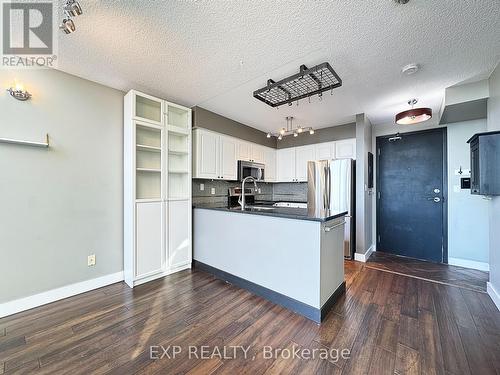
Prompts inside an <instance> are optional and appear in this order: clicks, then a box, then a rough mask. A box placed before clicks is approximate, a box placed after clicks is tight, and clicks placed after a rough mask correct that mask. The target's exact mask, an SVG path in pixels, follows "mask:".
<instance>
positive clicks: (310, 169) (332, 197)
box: [307, 159, 356, 259]
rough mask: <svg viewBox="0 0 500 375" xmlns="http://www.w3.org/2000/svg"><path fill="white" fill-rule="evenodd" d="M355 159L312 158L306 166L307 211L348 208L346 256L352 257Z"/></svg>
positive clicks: (353, 247) (312, 212)
mask: <svg viewBox="0 0 500 375" xmlns="http://www.w3.org/2000/svg"><path fill="white" fill-rule="evenodd" d="M355 168H356V162H355V161H354V160H353V159H334V160H318V161H310V162H308V165H307V185H308V186H307V187H308V190H307V210H308V212H309V214H310V215H314V214H316V213H320V212H322V211H324V210H332V211H347V216H346V218H345V220H346V224H345V236H344V257H346V258H348V259H352V258H353V256H354V251H355V238H356V235H355V234H356V230H355V229H356V228H355V223H356V222H355V220H354V214H355V212H356V207H355V204H356V203H355V201H356V199H355V197H356V184H355V175H356V171H355Z"/></svg>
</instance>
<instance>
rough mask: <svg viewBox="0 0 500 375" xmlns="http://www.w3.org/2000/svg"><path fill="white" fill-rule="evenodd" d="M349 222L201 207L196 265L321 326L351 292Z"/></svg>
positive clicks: (341, 218)
mask: <svg viewBox="0 0 500 375" xmlns="http://www.w3.org/2000/svg"><path fill="white" fill-rule="evenodd" d="M343 222H344V216H343V214H340V215H337V216H336V217H333V218H329V219H328V221H313V220H310V219H297V218H283V217H275V216H270V215H265V216H264V215H253V214H247V213H243V212H237V211H232V210H223V209H219V210H217V209H205V208H195V209H194V214H193V225H194V228H193V229H194V249H193V258H194V266H195V268H197V269H201V270H203V271H207V272H209V273H212V274H214V275H215V276H216V277H218V278H220V279H223V280H225V281H228V282H229V283H231V284H234V285H237V286H239V287H241V288H244V289H247V290H249V291H251V292H252V293H254V294H257V295H259V296H261V297H263V298H266V299H268V300H270V301H272V302H274V303H277V304H279V305H282V306H284V307H286V308H288V309H290V310H293V311H295V312H297V313H299V314H301V315H303V316H305V317H307V318H309V319H311V320H313V321H315V322H318V323H319V322H321V320H322V319H323V318H324V317H325V315H326V313H327V312H328V311H329V310H330V309H331V307H332V306H333V305H334V303H335V301H336V300H337V298H338V297H339V296H340V295H341V294H342V293H343V292H344V291H345V282H344V253H343V241H344V225H343Z"/></svg>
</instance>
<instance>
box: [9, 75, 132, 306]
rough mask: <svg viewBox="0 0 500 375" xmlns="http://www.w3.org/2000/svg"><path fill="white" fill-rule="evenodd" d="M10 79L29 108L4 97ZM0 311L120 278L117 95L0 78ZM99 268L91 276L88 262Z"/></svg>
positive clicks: (45, 78) (47, 80)
mask: <svg viewBox="0 0 500 375" xmlns="http://www.w3.org/2000/svg"><path fill="white" fill-rule="evenodd" d="M14 78H17V79H18V80H19V81H21V82H23V83H24V84H25V86H26V88H27V89H28V90H29V91H30V92H31V93H32V94H33V98H32V99H31V100H29V101H27V102H20V101H17V100H15V99H14V98H12V97H10V96H9V95H8V93H6V92H5V88H7V87H9V86H11V85H12V82H13V81H14ZM0 84H1V85H0V137H8V138H16V139H28V140H34V141H42V140H43V139H44V136H45V133H49V135H50V142H51V147H50V149H48V150H47V149H37V148H30V147H25V146H18V145H7V144H1V143H0V171H1V180H0V207H1V209H0V253H1V259H2V261H1V262H0V274H1V275H2V282H0V303H2V302H6V301H10V300H14V299H18V298H20V297H26V296H29V295H32V294H35V293H40V292H44V291H47V290H51V289H54V288H57V287H61V286H65V285H69V284H72V283H77V282H80V281H84V280H89V279H93V278H96V277H100V276H103V275H108V274H112V273H115V272H120V271H121V270H122V269H123V264H122V263H123V261H122V251H123V250H122V248H123V240H122V238H123V230H122V226H123V209H122V202H123V198H122V197H123V182H122V179H123V174H122V169H123V162H122V149H123V147H122V142H123V131H122V127H123V93H122V92H120V91H117V90H114V89H110V88H108V87H104V86H101V85H98V84H96V83H93V82H90V81H86V80H83V79H80V78H77V77H74V76H71V75H68V74H65V73H62V72H59V71H54V70H25V71H10V70H9V71H8V70H0ZM91 253H95V254H96V260H97V264H96V266H95V267H87V255H89V254H91Z"/></svg>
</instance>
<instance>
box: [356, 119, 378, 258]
mask: <svg viewBox="0 0 500 375" xmlns="http://www.w3.org/2000/svg"><path fill="white" fill-rule="evenodd" d="M372 129H373V126H372V124H371V123H370V120H369V119H368V118H367V117H366V115H365V114H364V113H363V114H358V115H356V253H358V254H367V252H368V251H369V250H370V248H372V245H373V244H374V235H373V231H372V228H373V205H374V204H373V195H372V192H373V189H368V186H367V184H368V152H372V153H373V151H372V150H373V146H372V131H373V130H372ZM367 255H369V254H367ZM357 259H363V258H358V257H357Z"/></svg>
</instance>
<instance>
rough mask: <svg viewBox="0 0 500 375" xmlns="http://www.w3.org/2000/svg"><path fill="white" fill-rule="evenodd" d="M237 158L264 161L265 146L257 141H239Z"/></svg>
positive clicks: (257, 161)
mask: <svg viewBox="0 0 500 375" xmlns="http://www.w3.org/2000/svg"><path fill="white" fill-rule="evenodd" d="M237 160H245V161H253V162H256V163H263V162H264V146H261V145H258V144H256V143H251V142H246V141H238V157H237Z"/></svg>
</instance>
